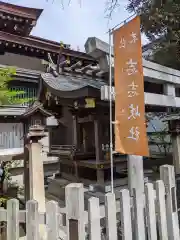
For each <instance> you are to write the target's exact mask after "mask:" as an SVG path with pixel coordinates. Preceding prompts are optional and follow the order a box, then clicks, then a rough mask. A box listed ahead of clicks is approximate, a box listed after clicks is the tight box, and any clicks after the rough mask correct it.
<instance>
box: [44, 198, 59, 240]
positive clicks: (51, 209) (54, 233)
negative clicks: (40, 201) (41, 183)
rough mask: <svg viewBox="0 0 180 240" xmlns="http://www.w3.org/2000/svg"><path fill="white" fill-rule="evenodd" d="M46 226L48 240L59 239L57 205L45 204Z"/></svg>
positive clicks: (52, 203) (52, 202) (53, 203)
mask: <svg viewBox="0 0 180 240" xmlns="http://www.w3.org/2000/svg"><path fill="white" fill-rule="evenodd" d="M46 224H47V232H48V233H47V236H48V239H50V240H57V239H58V237H59V234H58V232H59V230H58V203H57V202H54V201H49V202H47V203H46Z"/></svg>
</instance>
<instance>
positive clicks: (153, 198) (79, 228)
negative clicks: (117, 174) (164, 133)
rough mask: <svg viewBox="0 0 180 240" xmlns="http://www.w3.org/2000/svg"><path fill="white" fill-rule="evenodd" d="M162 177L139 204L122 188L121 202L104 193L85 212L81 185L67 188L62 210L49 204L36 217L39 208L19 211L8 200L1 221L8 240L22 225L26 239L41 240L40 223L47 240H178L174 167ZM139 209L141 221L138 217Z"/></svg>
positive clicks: (31, 203) (29, 204) (13, 239)
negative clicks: (5, 226)
mask: <svg viewBox="0 0 180 240" xmlns="http://www.w3.org/2000/svg"><path fill="white" fill-rule="evenodd" d="M160 172H161V180H159V181H156V183H155V185H154V186H155V188H154V187H153V184H152V183H146V184H145V195H144V196H145V198H144V200H143V201H142V199H139V198H137V197H136V196H137V195H136V191H134V195H133V197H130V193H129V190H128V189H123V190H121V191H120V192H119V194H120V201H116V198H115V194H113V193H107V194H106V195H105V206H104V205H103V206H100V205H99V199H98V198H95V197H91V198H90V199H89V200H88V202H89V204H88V211H85V210H84V188H83V185H82V184H81V183H72V184H69V185H67V186H66V188H65V203H66V207H65V208H60V207H59V206H58V203H56V202H54V201H50V202H48V203H46V213H39V212H38V203H37V202H36V201H33V200H31V201H28V202H27V204H26V210H24V211H22V210H19V202H18V200H15V199H12V200H9V201H8V203H7V210H6V209H2V208H1V209H0V222H1V223H4V222H6V223H7V228H6V229H7V230H6V231H7V240H17V239H19V223H20V222H22V223H25V224H26V230H27V231H26V239H27V240H40V239H41V238H40V230H39V229H40V225H41V226H42V224H43V225H44V224H45V226H46V227H45V228H44V229H45V231H46V233H47V240H57V239H66V240H72V239H73V240H85V239H92V240H101V239H109V240H117V239H123V240H132V239H133V240H134V239H135V240H142V239H143V240H144V239H146V237H147V236H148V239H152V240H157V239H160V240H168V239H171V240H179V239H180V235H179V224H178V210H177V203H176V194H175V193H176V186H175V176H174V167H173V166H169V165H165V166H162V167H161V168H160ZM165 186H166V187H165ZM142 205H143V206H144V210H145V211H143V212H145V217H143V218H141V217H139V216H140V212H139V209H140V208H141V207H142ZM117 212H119V213H120V214H117ZM64 214H65V215H66V218H65V219H66V221H65V224H64V223H63V221H62V216H63V215H64ZM102 219H104V220H105V221H101V220H102ZM64 225H66V226H64ZM104 229H106V230H104Z"/></svg>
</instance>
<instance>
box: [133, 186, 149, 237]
mask: <svg viewBox="0 0 180 240" xmlns="http://www.w3.org/2000/svg"><path fill="white" fill-rule="evenodd" d="M138 196H139V194H138V193H137V189H135V188H134V189H133V204H134V209H133V210H134V226H133V227H134V228H133V230H134V231H135V236H136V238H135V239H136V240H144V239H146V232H145V222H144V220H145V217H144V211H142V209H144V201H143V199H142V197H141V196H140V197H138Z"/></svg>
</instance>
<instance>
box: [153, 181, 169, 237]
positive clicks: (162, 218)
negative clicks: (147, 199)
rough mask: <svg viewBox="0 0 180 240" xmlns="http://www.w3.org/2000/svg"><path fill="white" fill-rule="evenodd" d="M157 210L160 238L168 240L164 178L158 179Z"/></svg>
mask: <svg viewBox="0 0 180 240" xmlns="http://www.w3.org/2000/svg"><path fill="white" fill-rule="evenodd" d="M156 210H157V218H158V230H159V240H168V231H167V219H166V204H165V187H164V183H163V181H162V180H159V181H156Z"/></svg>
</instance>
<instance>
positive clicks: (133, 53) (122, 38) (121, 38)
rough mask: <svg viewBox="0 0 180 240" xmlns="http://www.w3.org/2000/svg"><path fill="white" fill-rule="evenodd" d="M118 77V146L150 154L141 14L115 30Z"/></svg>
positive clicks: (127, 152) (117, 147)
mask: <svg viewBox="0 0 180 240" xmlns="http://www.w3.org/2000/svg"><path fill="white" fill-rule="evenodd" d="M113 39H114V75H115V76H114V77H115V92H116V96H115V123H116V124H115V150H116V151H117V152H120V153H123V154H131V155H139V156H148V155H149V149H148V140H147V134H146V125H145V103H144V77H143V66H142V47H141V32H140V18H139V17H135V18H134V19H132V20H131V21H130V22H128V23H126V24H125V25H123V26H122V27H120V28H119V29H117V30H115V31H114V32H113Z"/></svg>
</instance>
